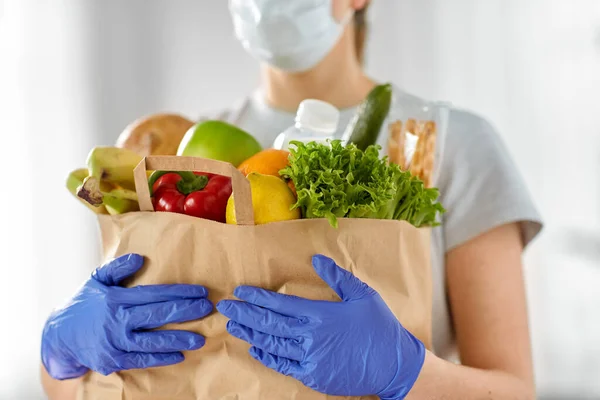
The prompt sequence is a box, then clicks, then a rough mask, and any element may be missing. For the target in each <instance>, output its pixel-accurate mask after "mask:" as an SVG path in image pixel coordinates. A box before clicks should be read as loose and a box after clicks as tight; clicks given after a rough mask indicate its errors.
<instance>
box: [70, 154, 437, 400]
mask: <svg viewBox="0 0 600 400" xmlns="http://www.w3.org/2000/svg"><path fill="white" fill-rule="evenodd" d="M179 169H182V170H185V171H206V172H209V173H214V174H219V175H224V176H228V177H232V187H233V193H234V198H235V211H236V213H237V215H236V220H237V222H238V225H231V224H221V223H214V222H213V221H208V220H205V219H202V218H193V217H189V216H186V215H182V214H175V213H167V212H149V211H152V210H153V207H152V202H151V200H150V194H149V187H148V184H147V182H148V181H147V177H146V173H145V171H146V170H164V171H173V170H179ZM135 176H136V179H137V181H138V185H136V187H137V189H138V197H139V202H140V208H141V210H142V211H144V212H135V213H128V214H124V215H117V216H110V215H99V216H98V221H99V226H100V230H101V235H100V237H101V239H102V243H103V250H104V252H103V257H104V258H105V259H109V258H113V257H118V256H120V255H123V254H128V253H137V254H143V255H144V259H145V264H144V268H143V269H142V270H141V271H140V272H141V273H139V274H136V275H134V276H133V277H131V278H130V279H128V280H127V281H125V283H124V286H126V287H134V286H137V285H152V284H170V283H175V282H176V283H184V284H199V285H203V286H205V287H206V288H207V289H208V293H209V300H211V301H212V302H213V303H214V304H216V303H218V302H219V301H221V300H224V299H231V298H232V293H234V289H235V288H236V287H237V286H239V285H248V286H257V287H261V288H264V289H266V290H270V291H276V292H278V293H282V294H289V295H294V296H298V297H303V298H307V299H312V300H322V301H329V302H339V301H340V298H339V296H338V295H337V294H336V293H335V291H334V290H332V289H331V288H330V287H329V286H328V285H327V284H326V283H325V282H324V281H323V280H321V279H319V277H318V275H317V274H316V273H315V270H314V269H313V268H312V267H311V265H310V261H311V258H312V256H313V255H314V254H324V255H326V256H327V257H329V258H331V259H333V260H335V262H336V264H338V265H339V266H340V267H342V268H344V269H345V270H347V271H349V272H351V273H352V275H354V276H355V277H356V278H358V279H360V280H361V281H362V282H364V283H365V284H367V285H369V286H370V287H372V288H373V289H374V290H376V291H377V292H378V293H379V294H380V296H381V298H382V299H383V301H384V302H385V304H386V305H387V306H388V307H389V308H390V310H391V311H392V313H393V314H394V315H395V316H396V318H398V319H399V320H400V321H401V322H402V326H404V327H405V328H406V329H407V330H408V331H410V332H411V333H412V334H413V335H414V336H415V337H417V338H418V339H419V340H421V341H422V342H423V343H424V344H425V346H426V348H428V349H430V350H431V344H432V340H431V339H432V332H431V312H432V311H431V310H432V296H431V282H432V280H431V265H430V231H431V229H429V228H427V227H425V228H415V227H414V226H412V225H411V224H409V223H407V222H405V221H393V220H377V219H365V218H361V219H358V218H357V219H350V218H340V219H339V228H338V229H333V228H332V227H331V226H330V225H329V222H328V221H327V220H325V219H296V220H291V221H284V222H278V223H270V224H264V225H258V226H253V225H254V217H253V207H252V200H251V190H250V183H249V181H248V179H246V178H244V176H243V175H242V174H241V173H240V172H239V171H238V170H237V169H236V168H234V167H233V166H232V165H231V164H227V163H223V162H217V161H213V160H206V159H198V158H193V157H154V156H151V157H147V158H145V159H144V160H143V161H142V163H140V166H139V167H137V168H136V171H135ZM373 260H377V262H375V263H374V262H373ZM226 323H227V319H226V318H225V317H223V315H222V314H220V313H217V312H214V313H212V314H210V315H208V316H207V317H206V318H203V319H200V320H195V321H190V322H188V323H186V324H185V325H183V326H178V325H173V326H167V327H165V328H164V329H184V330H189V331H193V332H197V333H199V334H201V335H202V336H204V337H205V338H206V343H205V345H204V347H203V348H202V349H201V350H199V351H189V352H184V356H185V359H184V360H183V361H182V362H181V363H180V364H177V365H171V366H166V367H160V368H150V369H133V370H127V371H119V372H115V373H113V374H111V375H109V376H103V375H101V374H99V373H97V372H91V371H90V372H89V373H87V374H86V375H85V376H84V377H83V379H82V381H81V383H80V384H79V388H78V390H79V392H80V393H84V394H85V399H86V400H122V399H125V398H131V399H173V400H174V399H225V398H238V399H253V400H258V399H278V400H298V399H303V400H326V399H329V400H330V399H332V396H326V395H323V394H320V393H318V392H316V391H314V390H312V389H310V388H308V387H306V386H305V385H303V384H302V383H301V382H299V381H297V380H296V379H293V378H291V377H287V376H282V375H279V374H277V373H275V372H273V371H271V370H269V369H268V368H264V367H263V366H261V365H260V363H258V362H257V361H256V360H255V359H253V358H252V355H251V354H249V352H248V349H249V346H248V343H246V342H244V341H242V340H239V339H238V338H235V337H233V336H231V335H229V334H228V333H227V328H226ZM158 331H159V332H160V330H158ZM358 350H360V349H358ZM349 399H350V398H348V400H349ZM351 399H353V400H358V399H363V400H366V399H377V397H376V396H373V397H370V396H362V397H353V398H351Z"/></svg>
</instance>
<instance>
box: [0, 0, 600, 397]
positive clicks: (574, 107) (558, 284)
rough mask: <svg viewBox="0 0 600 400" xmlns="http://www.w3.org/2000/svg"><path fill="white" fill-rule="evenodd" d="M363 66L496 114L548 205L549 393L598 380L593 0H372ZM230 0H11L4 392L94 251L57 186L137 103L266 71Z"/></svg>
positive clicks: (543, 369)
mask: <svg viewBox="0 0 600 400" xmlns="http://www.w3.org/2000/svg"><path fill="white" fill-rule="evenodd" d="M371 11H372V13H371V19H372V20H373V31H372V35H371V39H370V43H369V57H368V69H369V71H370V72H371V73H372V75H374V76H375V77H376V78H378V79H379V80H382V81H383V80H391V81H394V82H396V83H397V84H399V85H401V86H403V87H404V88H406V89H408V90H409V91H412V92H414V93H416V94H419V95H422V96H425V97H429V98H434V99H438V100H450V101H452V102H453V103H455V104H456V105H459V106H461V107H467V108H470V109H473V110H476V111H477V112H479V113H481V114H483V115H484V116H486V117H488V118H490V119H491V120H492V121H493V123H494V124H495V126H496V127H498V129H499V130H500V132H501V133H502V135H503V137H504V139H505V141H506V142H507V144H508V146H509V148H510V150H511V152H512V154H513V156H514V157H515V159H516V161H517V163H518V165H519V167H520V168H521V169H522V171H523V174H524V175H525V177H526V179H527V182H528V183H529V185H530V187H531V192H532V193H533V194H534V196H535V200H536V202H537V204H538V205H539V207H540V209H541V211H542V213H543V215H544V217H545V219H546V222H547V225H546V230H545V231H544V233H543V235H542V236H541V237H540V239H539V240H538V241H536V242H535V243H534V245H533V246H532V247H531V249H530V251H529V252H528V254H527V256H526V262H527V272H526V273H527V279H528V290H529V301H530V314H531V323H532V331H533V333H532V335H533V343H534V350H535V362H536V374H537V379H538V387H539V391H540V397H543V396H551V395H553V396H555V397H556V398H561V399H562V398H564V399H577V398H598V397H600V379H599V378H600V174H599V172H600V161H599V160H600V157H599V156H600V143H599V142H600V101H599V98H598V97H599V94H600V1H599V0H437V1H435V0H374V7H373V10H371ZM257 70H258V68H257V65H256V64H255V63H254V62H253V60H251V59H250V58H249V57H248V56H246V54H245V53H244V52H243V51H242V50H241V48H240V46H239V45H238V43H237V42H236V41H235V39H234V37H233V34H232V28H231V22H230V20H229V16H228V13H227V5H226V1H225V0H220V1H214V0H170V1H168V0H127V1H125V0H96V1H93V0H37V1H36V0H4V1H3V2H2V1H1V0H0V138H1V139H2V141H1V142H0V171H2V172H3V174H4V176H3V178H2V179H3V184H2V185H1V186H0V187H1V189H0V213H1V215H2V218H1V219H0V227H1V231H0V235H1V236H0V256H1V257H2V258H1V259H0V260H1V261H0V268H1V271H2V277H1V279H0V316H1V321H2V322H1V323H2V325H1V327H0V354H1V355H2V358H1V360H2V362H1V363H0V399H41V398H43V397H42V394H41V389H40V388H39V384H38V363H39V335H40V329H41V326H42V324H43V322H44V319H45V317H46V316H47V314H48V313H49V312H50V310H51V309H52V307H54V306H55V305H57V304H59V303H60V302H61V301H63V300H64V299H65V298H67V297H68V296H69V295H70V294H72V292H73V291H74V290H76V288H77V286H78V285H79V284H80V283H81V282H82V281H83V280H84V279H85V278H86V277H87V276H88V274H89V272H90V271H91V269H92V268H93V267H94V266H95V265H96V264H97V263H98V261H99V254H98V251H97V248H98V243H97V240H98V236H97V231H96V226H95V221H94V217H93V216H92V215H91V213H89V212H88V211H87V210H86V209H85V208H83V207H82V206H80V205H79V204H77V203H76V201H75V200H74V199H72V198H71V197H70V195H69V194H68V192H67V191H66V189H64V180H65V178H66V176H67V174H68V172H69V171H70V170H71V169H73V168H75V167H79V166H82V165H83V163H84V160H85V155H86V154H87V152H88V151H89V149H90V148H91V147H92V146H93V145H96V144H112V143H113V142H114V140H115V139H116V137H117V135H118V134H119V133H120V131H121V130H122V129H123V128H124V126H125V125H127V124H128V123H129V122H131V121H133V120H134V119H136V118H137V117H139V116H141V115H143V114H147V113H154V112H158V111H165V110H167V111H178V112H182V113H185V114H187V115H188V116H189V117H197V116H199V115H200V114H201V113H202V112H203V111H206V110H212V109H214V108H220V107H225V106H227V105H229V104H231V103H232V102H233V101H235V100H236V99H237V98H238V97H239V96H242V95H244V94H245V93H247V92H248V91H249V90H251V89H252V88H253V87H254V86H255V84H256V83H257Z"/></svg>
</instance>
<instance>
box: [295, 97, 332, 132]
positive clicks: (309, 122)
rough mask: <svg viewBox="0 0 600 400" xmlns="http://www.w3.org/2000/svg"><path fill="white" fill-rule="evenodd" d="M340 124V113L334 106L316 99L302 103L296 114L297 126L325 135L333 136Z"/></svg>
mask: <svg viewBox="0 0 600 400" xmlns="http://www.w3.org/2000/svg"><path fill="white" fill-rule="evenodd" d="M339 122H340V112H339V110H338V109H337V108H336V107H334V106H333V105H331V104H329V103H327V102H325V101H321V100H315V99H307V100H304V101H303V102H302V103H300V107H298V112H297V114H296V125H297V126H298V127H299V128H304V129H307V130H310V131H313V132H316V133H322V134H324V135H327V134H333V133H335V131H336V130H337V128H338V123H339Z"/></svg>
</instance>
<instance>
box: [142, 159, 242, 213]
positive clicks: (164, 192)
mask: <svg viewBox="0 0 600 400" xmlns="http://www.w3.org/2000/svg"><path fill="white" fill-rule="evenodd" d="M148 183H149V186H150V195H151V196H152V204H153V205H154V210H155V211H167V212H175V213H180V214H186V215H191V216H194V217H198V218H204V219H210V220H212V221H218V222H225V209H226V208H227V200H228V199H229V197H230V196H231V190H232V189H231V178H228V177H226V176H221V175H213V174H207V173H203V172H193V173H192V172H168V171H155V172H154V173H152V175H150V178H149V179H148Z"/></svg>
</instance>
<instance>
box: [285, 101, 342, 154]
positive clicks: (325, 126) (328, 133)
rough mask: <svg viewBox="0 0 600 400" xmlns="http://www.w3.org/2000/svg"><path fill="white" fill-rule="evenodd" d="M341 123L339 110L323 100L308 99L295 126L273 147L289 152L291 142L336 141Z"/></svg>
mask: <svg viewBox="0 0 600 400" xmlns="http://www.w3.org/2000/svg"><path fill="white" fill-rule="evenodd" d="M339 121H340V112H339V110H338V109H337V108H336V107H335V106H333V105H331V104H329V103H327V102H325V101H321V100H314V99H307V100H304V101H303V102H302V103H300V107H298V111H297V113H296V119H295V124H294V126H291V127H289V128H288V129H286V130H285V131H283V132H282V133H280V134H279V135H278V136H277V138H276V139H275V141H274V142H273V147H274V148H275V149H278V150H288V149H289V146H290V142H291V141H294V140H296V141H299V142H304V143H307V142H320V143H326V141H327V140H331V139H334V137H335V133H336V131H337V128H338V124H339Z"/></svg>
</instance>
